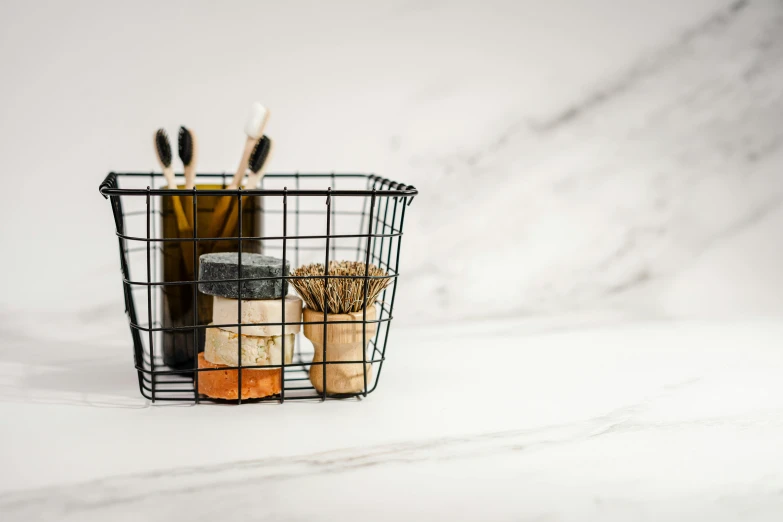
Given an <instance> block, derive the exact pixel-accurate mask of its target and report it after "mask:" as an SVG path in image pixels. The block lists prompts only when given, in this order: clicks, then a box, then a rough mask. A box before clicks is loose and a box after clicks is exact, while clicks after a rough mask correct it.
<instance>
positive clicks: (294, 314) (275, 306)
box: [212, 295, 302, 337]
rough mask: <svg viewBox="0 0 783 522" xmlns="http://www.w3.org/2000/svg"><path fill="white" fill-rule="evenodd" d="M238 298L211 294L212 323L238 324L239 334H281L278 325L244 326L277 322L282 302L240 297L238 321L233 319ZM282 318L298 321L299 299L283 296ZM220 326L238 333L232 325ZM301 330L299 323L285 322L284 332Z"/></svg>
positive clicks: (279, 319) (300, 311) (279, 320)
mask: <svg viewBox="0 0 783 522" xmlns="http://www.w3.org/2000/svg"><path fill="white" fill-rule="evenodd" d="M238 307H239V300H238V299H227V298H225V297H219V296H215V297H214V300H213V301H212V322H213V323H214V324H237V323H238V322H239V323H241V324H242V335H259V336H263V337H269V336H272V335H282V333H283V332H282V328H281V327H280V325H272V326H245V325H246V324H248V325H250V324H254V323H281V322H283V316H282V309H283V306H282V301H281V300H280V299H248V300H245V299H243V300H242V320H241V321H237V308H238ZM285 321H286V322H287V323H298V322H301V321H302V300H301V299H300V298H299V296H296V295H287V296H286V297H285ZM221 328H222V329H224V330H227V331H229V332H234V333H237V332H238V330H239V329H238V328H237V327H236V326H225V327H224V326H221ZM299 330H301V325H299V324H287V325H286V327H285V333H286V334H295V333H298V332H299Z"/></svg>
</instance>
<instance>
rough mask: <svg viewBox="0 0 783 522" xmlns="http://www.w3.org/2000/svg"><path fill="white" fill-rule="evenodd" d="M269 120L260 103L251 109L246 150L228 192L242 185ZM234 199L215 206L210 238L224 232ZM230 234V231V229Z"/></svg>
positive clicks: (223, 199)
mask: <svg viewBox="0 0 783 522" xmlns="http://www.w3.org/2000/svg"><path fill="white" fill-rule="evenodd" d="M268 120H269V110H268V109H267V108H266V107H264V106H263V105H261V104H260V103H258V102H255V103H254V104H253V106H252V107H251V109H250V116H249V117H248V119H247V123H245V134H246V136H247V137H246V139H245V148H244V150H243V152H242V159H241V160H240V161H239V166H238V167H237V171H236V172H235V173H234V177H233V178H232V179H231V183H230V184H229V185H228V186H227V187H226V189H228V190H236V189H238V188H239V185H240V184H241V183H242V178H244V177H245V172H246V171H247V165H248V162H249V161H250V155H251V154H252V152H253V149H254V148H255V146H256V143H257V142H258V140H259V139H260V138H261V137H262V136H263V135H264V128H265V127H266V123H267V121H268ZM233 200H234V198H232V197H224V198H221V199H220V200H219V201H218V203H217V205H215V211H214V212H213V213H212V223H210V227H209V231H208V237H217V234H218V233H219V232H220V231H221V230H223V229H224V228H225V227H224V224H225V220H226V212H227V211H228V209H229V207H230V206H231V203H232V201H233ZM229 232H230V229H229Z"/></svg>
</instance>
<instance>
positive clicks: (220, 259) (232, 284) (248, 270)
mask: <svg viewBox="0 0 783 522" xmlns="http://www.w3.org/2000/svg"><path fill="white" fill-rule="evenodd" d="M238 259H239V254H238V253H237V252H217V253H214V254H204V255H202V256H201V257H199V269H198V278H199V281H216V282H213V283H206V282H199V284H198V289H199V291H201V292H202V293H204V294H208V295H217V296H220V297H226V298H228V299H239V292H238V290H239V288H238V285H237V281H226V282H223V280H225V279H239V271H238V270H237V260H238ZM289 266H290V263H288V261H286V264H285V275H288V269H289ZM282 275H283V260H282V259H278V258H276V257H272V256H263V255H261V254H252V253H249V252H248V253H243V254H242V278H252V277H281V276H282ZM287 293H288V282H286V283H285V284H283V281H282V280H281V279H260V280H256V281H242V299H280V298H281V297H283V295H284V294H287Z"/></svg>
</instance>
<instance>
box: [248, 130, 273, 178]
mask: <svg viewBox="0 0 783 522" xmlns="http://www.w3.org/2000/svg"><path fill="white" fill-rule="evenodd" d="M271 147H272V140H270V139H269V138H267V137H266V136H262V137H261V139H260V140H258V143H256V146H255V148H253V152H252V153H251V154H250V161H248V163H247V168H249V169H250V170H251V171H252V172H253V173H256V172H258V171H259V170H261V167H263V166H264V162H266V158H267V156H269V149H270V148H271Z"/></svg>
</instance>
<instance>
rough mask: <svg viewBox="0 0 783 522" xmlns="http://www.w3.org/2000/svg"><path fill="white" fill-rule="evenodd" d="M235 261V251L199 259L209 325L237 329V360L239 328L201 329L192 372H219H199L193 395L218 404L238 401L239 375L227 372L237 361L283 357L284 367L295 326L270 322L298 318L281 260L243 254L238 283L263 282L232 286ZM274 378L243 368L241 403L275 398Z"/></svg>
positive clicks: (275, 373)
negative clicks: (201, 347)
mask: <svg viewBox="0 0 783 522" xmlns="http://www.w3.org/2000/svg"><path fill="white" fill-rule="evenodd" d="M238 260H239V255H238V254H237V253H236V252H221V253H214V254H204V255H202V256H201V257H200V258H199V286H198V288H199V291H201V292H202V293H204V294H208V295H211V296H213V307H212V323H211V324H213V325H228V324H242V325H243V326H242V334H241V340H242V346H241V356H240V346H239V340H240V334H239V327H237V326H222V327H220V326H218V327H211V328H207V333H206V341H205V345H204V353H201V354H199V356H198V367H199V368H224V369H223V370H222V371H209V372H199V379H198V391H199V393H202V394H204V395H207V396H209V397H213V398H218V399H237V398H238V397H237V386H238V380H239V378H238V375H239V373H238V371H237V370H236V369H230V368H229V367H236V366H239V362H240V358H241V362H242V366H274V365H280V364H281V363H282V361H283V358H284V360H285V363H290V362H291V360H292V359H293V353H294V340H295V339H294V336H295V335H296V333H298V332H299V329H300V325H298V324H293V325H290V324H287V325H285V328H283V327H282V326H281V324H276V323H282V322H283V319H285V322H299V321H301V317H302V300H301V299H299V297H297V296H293V295H287V293H288V283H287V282H285V281H284V280H283V279H282V277H283V275H288V269H289V266H288V263H286V266H285V267H283V262H282V260H281V259H278V258H276V257H271V256H264V255H261V254H253V253H243V254H242V265H241V276H242V278H243V279H249V278H264V279H253V280H243V281H241V287H240V285H239V284H238V281H237V280H238V279H239V278H240V271H239V265H238ZM240 290H241V291H240ZM240 294H241V297H242V300H241V302H240V300H239V297H240ZM284 295H285V298H283V296H284ZM240 304H241V309H240ZM283 312H285V317H283ZM258 323H270V324H258ZM245 324H247V325H248V326H244V325H245ZM283 345H284V347H283ZM283 348H284V349H285V354H283ZM280 377H281V369H280V368H273V369H262V368H251V369H243V370H242V398H243V399H252V398H260V397H267V396H269V395H274V394H276V393H280V391H281V379H280Z"/></svg>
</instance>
